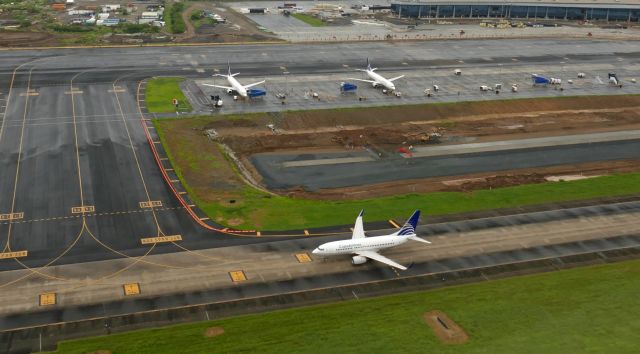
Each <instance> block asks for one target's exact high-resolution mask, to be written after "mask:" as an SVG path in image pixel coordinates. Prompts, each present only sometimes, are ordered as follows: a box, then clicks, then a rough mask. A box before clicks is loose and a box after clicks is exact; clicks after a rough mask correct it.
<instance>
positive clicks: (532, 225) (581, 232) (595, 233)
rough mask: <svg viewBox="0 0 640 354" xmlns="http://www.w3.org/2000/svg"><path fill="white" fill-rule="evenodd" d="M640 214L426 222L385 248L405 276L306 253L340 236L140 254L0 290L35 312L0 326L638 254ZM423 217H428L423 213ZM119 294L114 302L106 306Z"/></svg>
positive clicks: (635, 209)
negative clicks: (414, 239)
mask: <svg viewBox="0 0 640 354" xmlns="http://www.w3.org/2000/svg"><path fill="white" fill-rule="evenodd" d="M638 216H640V202H637V201H636V202H623V203H615V204H611V205H602V206H590V207H577V208H569V209H564V210H553V211H545V212H532V213H524V214H516V215H509V216H498V217H487V218H480V219H471V220H463V221H452V222H444V223H429V224H427V225H423V226H421V227H419V229H418V234H419V236H421V237H423V238H426V239H428V240H430V241H431V242H432V244H431V245H423V244H418V243H411V242H409V243H406V244H404V245H402V246H399V247H396V248H393V249H390V250H387V252H385V255H386V256H388V257H391V258H392V259H394V260H396V261H398V262H400V263H403V264H413V265H412V267H411V268H410V269H408V270H407V271H404V272H397V271H394V270H393V269H392V268H390V267H388V266H385V265H383V264H379V263H375V262H369V263H367V264H366V265H364V266H361V267H354V266H352V265H351V264H350V260H349V257H348V256H343V257H331V258H327V259H322V258H318V257H315V256H314V255H312V254H311V253H310V252H311V250H312V249H313V248H315V247H316V246H317V244H318V243H321V242H327V241H330V240H335V239H337V238H339V237H325V238H321V239H315V238H304V239H296V240H293V241H280V242H272V243H269V244H257V245H246V246H235V247H227V248H218V249H209V250H202V251H198V252H196V253H192V252H180V253H173V254H163V255H153V256H150V257H148V258H147V262H145V263H142V264H139V265H138V266H136V267H135V268H134V269H131V270H130V271H127V272H125V273H123V274H121V275H120V276H119V277H118V279H117V280H116V279H114V280H113V281H112V280H110V279H106V280H102V281H85V282H82V281H80V282H69V281H65V280H58V279H52V280H50V281H48V282H47V283H46V284H39V285H37V284H26V283H25V284H18V285H16V286H15V287H12V288H10V289H7V290H4V289H3V294H4V295H3V299H4V300H3V301H4V306H3V308H2V309H0V317H1V316H2V315H5V314H7V313H17V312H18V311H17V310H18V309H21V310H22V311H26V312H27V313H31V311H36V312H35V313H37V314H38V315H37V316H31V315H23V314H16V315H13V316H10V317H5V318H4V319H1V320H0V329H2V330H6V329H8V328H22V327H30V326H36V325H39V324H43V323H50V322H55V321H56V319H57V318H64V319H65V321H76V320H81V319H84V318H87V317H89V318H101V317H110V316H118V315H121V314H125V313H129V312H131V311H134V310H137V311H153V310H160V309H168V308H174V307H182V306H188V305H189V304H194V303H196V304H203V303H214V302H221V301H231V300H234V299H252V298H253V299H259V298H261V297H263V296H268V295H276V294H286V293H295V292H299V291H310V290H317V289H324V288H335V287H340V286H344V285H347V284H364V283H367V282H378V281H383V280H393V279H402V278H407V279H409V278H411V277H414V276H418V275H423V274H440V273H442V274H445V273H449V272H453V273H455V272H456V271H464V270H468V269H477V268H482V267H490V266H497V265H511V266H512V267H517V264H518V263H524V262H529V261H534V260H548V259H555V258H558V257H569V256H574V257H580V256H581V255H583V256H584V255H585V254H588V253H591V252H598V251H600V252H605V251H611V250H625V249H628V250H630V251H633V250H639V249H640V234H638V231H637V219H638ZM426 219H427V220H429V217H428V216H427V217H426ZM379 233H381V232H374V233H372V235H376V234H379ZM621 252H622V251H621ZM300 254H306V255H307V256H309V257H310V258H309V260H308V261H300V260H298V259H297V257H296V256H297V255H300ZM196 260H197V261H196ZM128 262H129V261H128V260H124V259H120V260H108V261H100V262H95V263H87V264H85V265H82V264H78V265H62V266H56V267H53V268H52V269H51V271H52V272H53V273H54V274H69V275H75V274H83V273H84V270H83V269H82V268H83V267H86V266H89V267H91V268H93V269H96V270H97V272H98V273H104V274H108V273H109V272H110V271H112V270H114V269H120V268H122V267H123V266H125V265H126V264H128ZM238 272H240V273H242V276H243V277H244V279H241V280H237V279H236V278H234V276H233V275H232V276H230V274H231V273H238ZM24 273H25V271H11V272H4V273H0V280H1V281H3V282H6V281H7V280H8V279H12V278H15V277H17V276H20V275H21V274H24ZM488 274H489V273H488ZM447 276H450V275H447ZM489 276H491V275H490V274H489ZM123 283H137V284H139V286H140V288H141V289H142V293H143V295H144V296H145V297H146V298H148V299H149V300H148V301H135V300H134V299H126V298H124V299H123V298H121V296H118V294H119V293H121V292H122V287H121V284H123ZM203 285H204V287H203ZM80 286H82V288H80ZM44 289H48V291H55V292H56V294H57V296H58V298H59V301H60V303H61V305H63V306H62V307H61V308H53V309H47V308H39V307H38V306H37V305H36V304H35V303H33V302H32V303H30V304H27V303H26V301H25V295H26V298H33V297H35V296H36V295H37V294H39V293H42V292H43V291H44ZM80 289H81V290H80ZM118 297H120V298H121V299H119V300H117V301H114V300H113V299H114V298H118ZM94 304H100V305H94Z"/></svg>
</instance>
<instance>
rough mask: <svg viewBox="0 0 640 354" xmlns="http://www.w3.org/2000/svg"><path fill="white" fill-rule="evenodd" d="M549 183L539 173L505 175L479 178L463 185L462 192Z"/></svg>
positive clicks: (461, 186)
mask: <svg viewBox="0 0 640 354" xmlns="http://www.w3.org/2000/svg"><path fill="white" fill-rule="evenodd" d="M544 182H547V180H546V179H545V176H544V175H542V174H538V173H531V174H522V175H511V174H510V175H504V176H491V177H487V178H479V179H475V180H472V181H468V182H465V183H462V184H461V185H460V191H465V192H466V191H473V190H478V189H491V188H499V187H511V186H519V185H521V184H536V183H544Z"/></svg>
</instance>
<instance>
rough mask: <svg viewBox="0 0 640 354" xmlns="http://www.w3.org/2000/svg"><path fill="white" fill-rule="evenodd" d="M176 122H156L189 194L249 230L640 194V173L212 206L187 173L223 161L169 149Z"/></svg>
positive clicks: (265, 197) (256, 194) (252, 199)
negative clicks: (363, 214)
mask: <svg viewBox="0 0 640 354" xmlns="http://www.w3.org/2000/svg"><path fill="white" fill-rule="evenodd" d="M172 121H175V120H168V119H163V120H157V121H155V122H154V124H155V126H156V131H157V132H158V134H159V136H160V140H161V141H162V143H163V146H164V147H165V151H166V152H167V155H168V157H169V160H170V161H171V163H172V165H173V167H174V169H175V171H176V173H177V175H178V177H179V179H180V180H181V182H182V184H183V185H184V186H185V189H186V190H187V192H188V193H189V196H190V197H191V198H192V199H193V200H194V202H196V204H197V205H198V206H199V207H200V208H201V209H202V210H203V211H204V212H205V213H206V214H207V215H208V216H209V217H210V218H211V219H212V220H216V219H218V218H222V219H224V220H229V219H242V220H244V223H243V224H241V225H239V226H237V227H238V228H244V229H261V230H292V229H306V228H313V227H322V226H330V225H346V224H350V223H352V222H353V218H354V216H355V215H356V214H357V213H358V212H359V211H360V210H361V209H366V211H367V218H366V220H367V221H380V220H388V219H389V218H397V219H400V220H402V219H404V218H406V217H408V216H409V214H410V213H411V212H412V211H413V210H415V209H421V210H422V211H423V213H424V215H425V216H426V218H427V219H426V220H428V217H429V215H444V214H452V213H461V212H470V211H479V210H489V209H497V208H510V207H519V206H524V205H534V204H543V203H551V202H561V201H568V200H580V199H590V198H597V197H606V196H619V195H630V194H636V193H640V173H629V174H617V175H611V176H602V177H596V178H590V179H584V180H579V181H572V182H548V183H542V184H531V185H522V186H515V187H506V188H496V189H492V190H478V191H474V192H471V193H463V192H437V193H429V194H406V195H398V196H391V197H383V198H375V199H362V200H344V201H326V200H311V199H294V198H288V197H284V196H273V195H269V194H266V193H264V192H261V191H258V190H256V189H254V188H252V187H249V186H246V187H244V188H243V189H242V190H241V191H240V193H239V196H238V198H236V203H234V204H228V203H224V204H222V203H207V202H204V201H203V200H202V198H200V197H199V195H198V191H197V190H194V188H192V187H191V186H190V185H189V183H188V181H186V179H185V178H184V169H188V168H194V166H199V165H203V166H205V165H207V166H213V165H212V164H213V163H215V164H216V168H219V166H220V161H217V162H216V161H211V160H210V159H209V156H208V155H207V154H201V153H200V154H199V151H192V150H190V148H187V146H192V147H193V146H198V145H197V144H186V143H185V144H180V145H177V146H168V144H167V142H166V139H165V133H166V131H170V130H171V123H172ZM174 155H175V156H190V158H189V159H187V161H188V164H189V166H179V165H177V164H176V163H175V162H174V161H175V158H174ZM227 163H228V162H227Z"/></svg>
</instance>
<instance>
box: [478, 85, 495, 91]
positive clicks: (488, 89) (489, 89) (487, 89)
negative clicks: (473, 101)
mask: <svg viewBox="0 0 640 354" xmlns="http://www.w3.org/2000/svg"><path fill="white" fill-rule="evenodd" d="M480 91H493V88H492V87H491V86H487V85H480Z"/></svg>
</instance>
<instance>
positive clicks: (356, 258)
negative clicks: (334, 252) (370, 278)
mask: <svg viewBox="0 0 640 354" xmlns="http://www.w3.org/2000/svg"><path fill="white" fill-rule="evenodd" d="M366 262H367V257H362V256H353V257H351V264H353V265H357V264H365V263H366Z"/></svg>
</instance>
